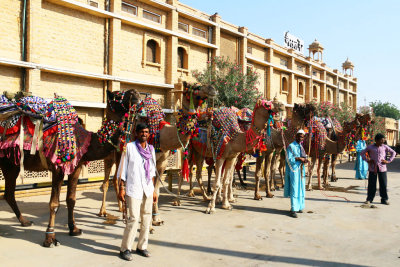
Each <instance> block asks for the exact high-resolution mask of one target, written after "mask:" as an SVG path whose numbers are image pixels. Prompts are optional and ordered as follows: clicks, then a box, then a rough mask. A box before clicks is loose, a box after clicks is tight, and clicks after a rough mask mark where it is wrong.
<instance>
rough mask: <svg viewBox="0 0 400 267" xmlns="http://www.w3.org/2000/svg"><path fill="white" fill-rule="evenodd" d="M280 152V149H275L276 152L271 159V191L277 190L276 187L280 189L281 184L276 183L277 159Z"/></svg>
mask: <svg viewBox="0 0 400 267" xmlns="http://www.w3.org/2000/svg"><path fill="white" fill-rule="evenodd" d="M279 154H280V151H277V150H275V153H272V159H271V176H270V177H271V179H270V183H271V191H275V188H276V189H277V190H279V186H278V185H277V184H276V180H275V173H276V167H277V166H276V165H277V159H278V155H279Z"/></svg>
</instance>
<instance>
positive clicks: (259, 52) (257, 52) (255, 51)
mask: <svg viewBox="0 0 400 267" xmlns="http://www.w3.org/2000/svg"><path fill="white" fill-rule="evenodd" d="M249 45H250V46H251V47H252V49H251V50H252V53H251V55H252V56H253V57H255V58H257V59H260V60H266V53H265V48H262V47H260V46H258V45H256V44H252V43H249Z"/></svg>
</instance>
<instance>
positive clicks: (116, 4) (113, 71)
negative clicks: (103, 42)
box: [106, 0, 121, 91]
mask: <svg viewBox="0 0 400 267" xmlns="http://www.w3.org/2000/svg"><path fill="white" fill-rule="evenodd" d="M110 11H111V12H113V13H116V14H119V13H121V0H111V1H110ZM109 23H110V32H109V34H110V37H109V40H110V42H109V44H108V45H109V48H108V70H106V71H107V74H109V75H113V76H119V75H120V68H119V66H120V65H121V64H120V58H119V57H120V56H121V53H120V45H121V20H120V19H117V18H110V19H109ZM108 90H109V91H119V90H121V83H120V82H116V81H108Z"/></svg>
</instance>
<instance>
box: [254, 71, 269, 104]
mask: <svg viewBox="0 0 400 267" xmlns="http://www.w3.org/2000/svg"><path fill="white" fill-rule="evenodd" d="M253 66H254V71H256V72H257V74H258V83H257V85H256V86H257V89H258V91H259V92H260V93H261V96H262V97H265V92H264V90H265V75H266V74H265V67H263V66H260V65H257V64H254V65H253Z"/></svg>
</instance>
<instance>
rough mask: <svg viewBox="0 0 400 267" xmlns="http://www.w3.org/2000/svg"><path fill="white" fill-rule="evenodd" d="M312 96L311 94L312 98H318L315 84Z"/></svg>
mask: <svg viewBox="0 0 400 267" xmlns="http://www.w3.org/2000/svg"><path fill="white" fill-rule="evenodd" d="M312 96H313V98H314V99H318V89H317V87H316V86H315V85H314V86H313V93H312Z"/></svg>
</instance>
